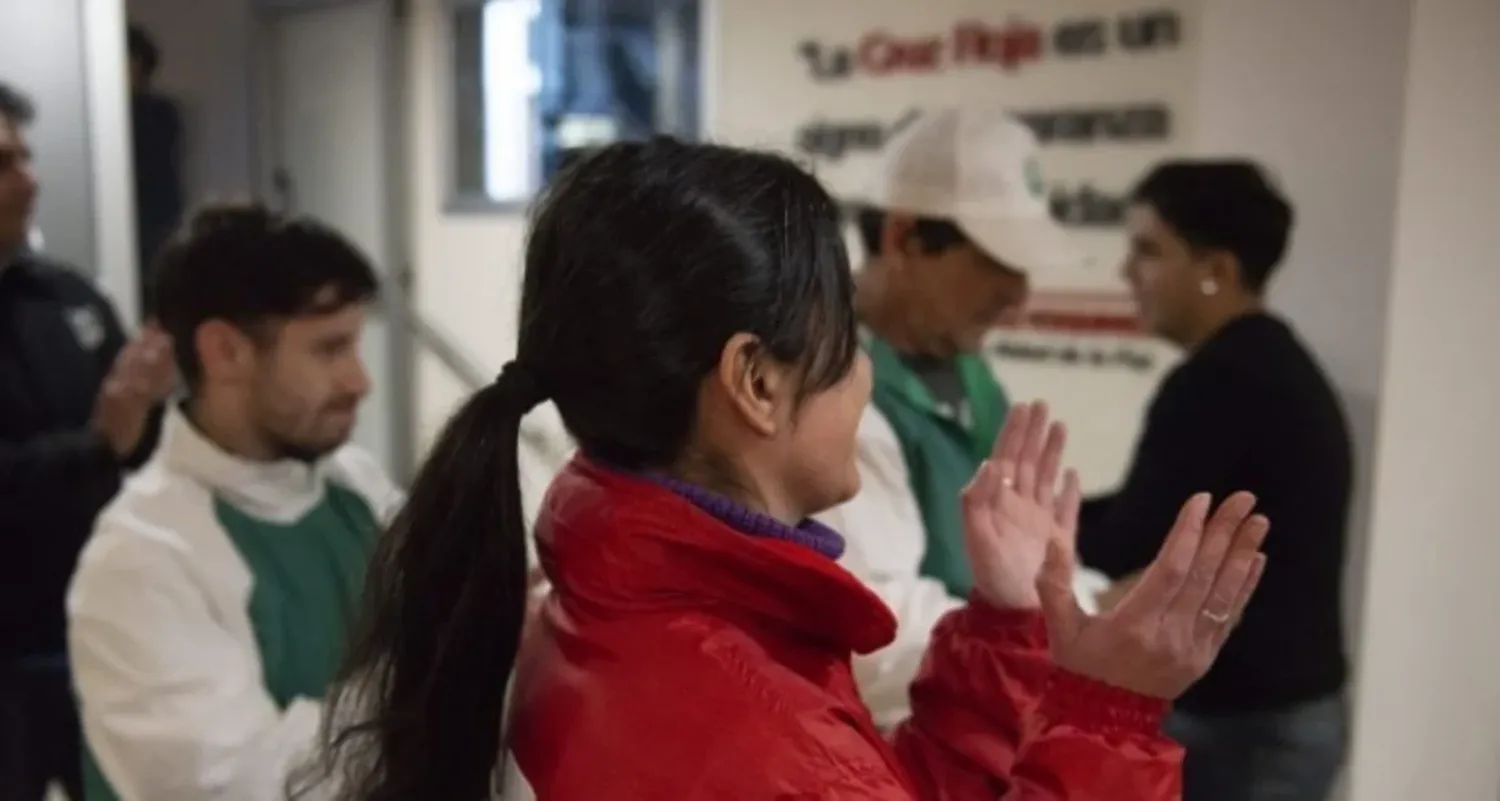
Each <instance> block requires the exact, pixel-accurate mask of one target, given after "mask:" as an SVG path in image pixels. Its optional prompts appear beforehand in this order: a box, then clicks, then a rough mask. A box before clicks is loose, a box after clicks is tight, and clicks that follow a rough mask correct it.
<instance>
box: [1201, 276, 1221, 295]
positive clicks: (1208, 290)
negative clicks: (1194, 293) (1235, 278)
mask: <svg viewBox="0 0 1500 801" xmlns="http://www.w3.org/2000/svg"><path fill="white" fill-rule="evenodd" d="M1198 290H1199V291H1200V292H1202V293H1203V294H1205V295H1207V296H1209V297H1213V296H1214V295H1217V294H1219V282H1218V281H1215V280H1214V279H1212V278H1205V279H1203V283H1201V284H1199V285H1198Z"/></svg>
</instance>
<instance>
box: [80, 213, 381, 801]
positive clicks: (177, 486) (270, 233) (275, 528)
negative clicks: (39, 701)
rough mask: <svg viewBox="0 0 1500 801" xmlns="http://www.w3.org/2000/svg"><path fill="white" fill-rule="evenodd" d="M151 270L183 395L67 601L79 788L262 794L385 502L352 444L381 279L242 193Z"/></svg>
mask: <svg viewBox="0 0 1500 801" xmlns="http://www.w3.org/2000/svg"><path fill="white" fill-rule="evenodd" d="M158 264H159V273H158V275H157V285H156V300H157V312H158V316H159V319H160V320H161V324H162V325H163V327H164V328H165V329H166V330H167V332H168V334H170V335H171V336H172V338H173V341H174V344H175V348H176V354H177V361H178V365H179V368H180V370H181V372H182V377H183V379H184V381H185V383H186V386H187V388H188V390H187V398H186V400H185V401H184V402H183V403H182V404H181V405H180V407H179V408H178V409H176V410H175V411H173V412H172V413H170V414H169V416H168V419H167V421H166V424H165V430H164V433H163V438H162V444H161V446H160V448H159V449H158V450H157V452H156V455H155V456H154V457H153V458H152V459H151V461H150V462H148V463H147V466H146V467H145V468H144V469H143V470H142V471H141V472H140V473H139V474H137V476H136V477H135V478H133V479H132V480H131V481H130V482H129V483H128V484H127V485H126V486H125V488H124V490H123V491H122V492H121V493H120V495H119V496H118V497H117V498H116V499H115V500H114V501H113V502H112V503H111V504H110V505H109V506H108V507H106V509H105V511H104V512H103V513H102V514H101V516H100V517H99V519H98V521H97V523H96V526H95V530H94V534H93V536H92V538H91V539H90V541H89V543H88V545H87V546H86V548H85V550H84V552H83V556H82V557H81V560H80V563H79V567H78V571H77V573H76V575H75V576H74V579H73V584H72V587H71V589H70V592H69V598H68V615H69V632H68V644H69V654H70V658H71V660H72V665H73V669H74V676H75V682H76V684H77V690H78V694H79V697H80V700H81V707H82V714H81V717H82V719H83V725H84V734H85V738H86V741H87V745H88V748H87V758H86V759H85V784H86V796H87V799H88V801H114V799H120V800H121V801H157V799H223V800H224V801H230V799H233V800H234V801H272V800H273V799H281V798H284V797H285V790H286V787H287V783H288V781H289V779H292V778H294V777H295V775H296V771H297V769H298V768H299V767H300V766H301V765H302V764H303V763H304V761H305V759H306V757H307V756H308V755H309V753H310V750H311V749H312V748H313V747H314V746H315V743H316V739H317V735H318V730H319V726H320V724H321V719H322V704H321V700H320V699H321V698H322V696H323V693H324V690H325V688H326V687H327V686H328V684H329V683H330V681H331V679H332V678H333V675H334V672H335V671H336V669H337V666H338V662H339V659H340V655H341V653H342V650H343V647H344V642H345V639H346V633H347V628H348V626H349V624H350V622H351V620H352V618H353V616H354V615H355V610H356V606H357V602H358V596H359V593H360V591H361V587H362V583H363V578H364V573H365V567H366V561H367V558H368V554H369V552H370V550H371V547H372V546H373V543H374V539H375V537H376V535H377V533H378V530H379V528H380V524H381V523H382V522H383V521H384V519H385V518H386V517H387V516H388V514H389V513H390V512H391V511H392V510H393V509H394V507H395V506H396V505H397V504H398V503H399V501H400V495H399V492H398V491H397V489H396V488H395V486H394V485H393V484H392V483H391V481H390V480H389V479H388V478H387V477H386V475H385V474H384V472H383V471H382V470H381V469H380V468H379V467H378V466H377V465H376V464H375V463H374V462H373V461H372V460H371V459H370V458H369V457H368V456H367V455H365V454H364V453H362V452H359V451H357V450H356V449H354V448H352V447H350V446H348V445H347V444H346V443H347V441H348V438H349V436H350V433H351V430H352V427H353V426H354V422H355V414H356V411H357V408H358V406H359V403H360V400H361V399H362V397H363V396H364V395H365V393H366V392H367V390H368V388H369V385H368V380H367V378H366V375H365V371H364V367H363V365H362V363H361V361H360V355H359V346H360V336H361V333H362V331H363V328H364V322H365V313H366V307H367V305H368V304H369V302H370V301H371V299H372V298H373V296H374V294H375V291H376V279H375V275H374V272H373V271H372V269H371V267H370V265H369V263H368V262H367V261H366V260H365V258H364V257H363V256H361V255H360V254H359V253H358V252H357V251H356V250H355V249H354V248H353V247H352V246H350V245H349V243H347V242H346V241H345V240H343V239H342V238H341V237H339V236H338V235H337V234H335V233H334V232H332V231H330V230H328V229H326V228H323V227H321V226H319V225H317V224H315V223H312V222H308V221H302V220H294V219H285V218H282V217H279V216H278V215H275V214H272V213H270V212H267V211H266V210H264V209H261V208H258V207H253V206H243V207H239V206H234V207H222V208H216V209H210V210H206V211H203V212H200V213H199V214H198V215H196V216H195V218H194V219H193V220H192V221H191V222H190V223H189V225H188V227H187V229H186V230H185V231H184V232H182V233H180V234H179V235H178V236H177V238H175V239H174V240H172V241H171V242H169V244H168V246H167V248H166V250H165V251H164V253H163V254H162V257H161V259H160V261H159V262H158Z"/></svg>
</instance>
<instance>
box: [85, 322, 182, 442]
mask: <svg viewBox="0 0 1500 801" xmlns="http://www.w3.org/2000/svg"><path fill="white" fill-rule="evenodd" d="M176 376H177V371H176V367H175V365H174V363H173V360H172V341H171V339H170V338H169V337H168V336H167V335H166V334H165V333H164V332H162V331H161V330H160V329H159V328H156V327H154V326H148V327H147V328H146V329H145V330H144V331H142V332H141V335H140V336H139V337H138V338H136V339H134V340H132V341H130V342H129V343H126V345H125V347H124V348H123V349H122V350H121V351H120V353H119V355H118V356H116V357H115V361H114V364H113V365H112V366H111V367H110V371H109V374H108V375H106V376H105V378H104V383H103V385H102V386H100V388H99V394H98V397H97V398H96V399H95V401H94V417H93V423H94V426H95V428H97V429H98V430H99V431H100V432H101V433H102V434H104V437H105V439H107V440H108V441H109V444H110V448H111V450H113V451H114V452H115V455H117V456H119V457H120V458H122V459H123V458H125V457H126V456H128V455H130V454H131V453H133V452H134V451H135V449H136V447H137V446H138V445H139V444H140V441H141V438H142V436H144V434H145V431H146V423H147V419H148V418H149V416H150V413H151V408H152V407H153V406H155V405H156V404H158V403H161V402H162V401H163V400H165V399H166V398H167V396H168V395H170V394H171V392H172V388H173V386H174V384H175V381H176Z"/></svg>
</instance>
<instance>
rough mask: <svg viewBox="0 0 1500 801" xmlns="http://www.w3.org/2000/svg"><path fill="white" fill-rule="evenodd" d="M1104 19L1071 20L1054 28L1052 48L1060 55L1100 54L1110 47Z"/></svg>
mask: <svg viewBox="0 0 1500 801" xmlns="http://www.w3.org/2000/svg"><path fill="white" fill-rule="evenodd" d="M1107 34H1108V29H1107V28H1106V25H1105V22H1104V20H1099V19H1090V20H1070V21H1067V22H1061V23H1058V25H1057V27H1055V28H1053V29H1052V50H1053V52H1055V53H1057V54H1058V55H1059V56H1099V55H1103V54H1104V51H1105V50H1107V49H1109V42H1108V39H1107Z"/></svg>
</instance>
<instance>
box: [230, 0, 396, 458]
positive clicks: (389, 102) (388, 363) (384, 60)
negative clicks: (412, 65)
mask: <svg viewBox="0 0 1500 801" xmlns="http://www.w3.org/2000/svg"><path fill="white" fill-rule="evenodd" d="M351 5H369V6H384V7H385V8H386V9H387V14H388V24H387V25H386V27H385V38H384V41H382V42H380V43H379V47H380V48H381V54H380V62H381V64H382V72H383V75H382V79H383V85H384V86H385V92H384V98H383V105H384V109H383V114H382V116H383V117H384V120H383V125H382V127H381V135H382V137H383V142H382V147H381V151H382V153H383V154H384V157H385V164H386V176H385V185H386V192H385V195H386V196H385V198H384V199H383V200H384V203H383V204H382V205H383V207H384V210H385V213H384V216H385V225H384V226H383V230H384V231H385V236H384V242H383V243H382V248H383V250H384V252H383V253H376V254H370V255H371V256H372V257H374V259H375V261H376V266H377V268H378V269H379V270H380V277H381V282H382V283H381V287H380V300H379V302H378V303H377V305H376V308H375V311H376V312H377V313H378V314H380V317H381V319H382V320H383V322H384V323H385V326H386V331H387V347H386V351H387V352H386V353H385V354H383V362H384V365H385V374H386V375H387V376H388V377H389V385H388V386H376V387H373V390H372V391H374V392H380V393H386V394H387V397H388V398H389V401H390V402H389V410H390V416H389V417H390V419H388V420H387V421H386V426H387V434H388V435H389V442H390V443H391V445H390V447H391V454H390V457H391V460H390V463H389V464H386V465H384V467H385V468H386V469H387V471H388V472H389V474H390V475H391V476H392V478H393V479H394V480H396V481H397V483H398V484H402V485H405V484H407V483H408V482H409V481H410V480H411V478H412V477H413V476H414V475H415V472H416V466H417V454H416V437H417V430H416V419H417V416H416V388H415V378H416V353H415V343H414V340H413V338H412V337H411V336H410V332H409V331H407V330H406V328H404V327H403V326H402V324H401V319H402V316H401V315H400V314H396V313H392V311H391V307H392V305H393V304H398V303H405V302H406V299H407V298H408V297H409V293H410V291H411V286H412V280H413V275H414V273H413V269H412V256H411V254H412V252H413V249H412V224H413V221H412V219H411V210H410V208H409V206H408V204H407V203H406V198H407V195H408V193H407V186H408V185H409V183H410V180H411V178H410V170H409V167H410V158H409V153H410V147H409V143H410V135H411V134H410V129H411V120H410V119H409V115H408V114H407V113H406V111H405V110H406V109H407V108H409V106H408V101H409V98H410V96H411V92H410V78H409V68H408V64H409V58H408V53H409V39H410V27H409V24H408V23H409V20H410V14H409V8H408V3H407V2H406V0H257V2H255V4H254V6H253V8H252V29H251V32H250V36H251V47H250V58H251V65H250V66H251V69H250V74H251V84H252V85H251V92H250V102H251V116H252V119H253V120H254V124H255V130H254V131H253V132H252V136H251V138H252V147H251V154H252V155H251V169H252V170H254V174H255V184H254V185H255V187H256V190H257V192H258V194H259V195H260V196H261V197H262V198H263V199H264V200H265V201H266V202H267V203H268V204H270V205H272V206H273V207H278V206H280V205H281V204H282V201H283V198H281V197H279V196H278V195H280V194H281V193H280V192H279V191H278V187H277V186H276V181H275V180H274V175H275V171H276V170H277V167H276V165H277V162H278V161H279V160H280V156H279V149H280V147H279V138H280V131H281V130H282V127H281V124H280V114H281V109H280V108H279V106H278V104H277V99H276V97H275V89H274V87H275V80H274V72H273V69H274V66H273V65H274V59H275V57H276V54H275V52H274V26H275V25H276V24H278V23H279V22H282V21H284V20H286V19H287V18H289V17H295V16H297V15H298V14H301V13H306V12H310V11H321V10H326V9H329V8H333V7H337V6H351ZM292 192H293V194H292V196H291V197H290V199H289V200H290V204H291V211H292V212H293V213H296V212H297V211H298V210H297V208H296V197H295V187H293V189H292Z"/></svg>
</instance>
